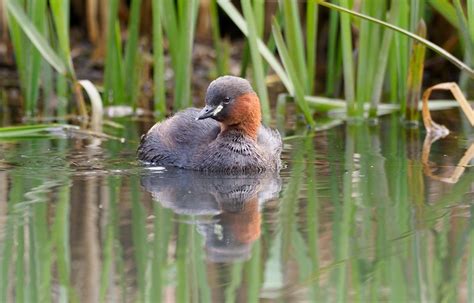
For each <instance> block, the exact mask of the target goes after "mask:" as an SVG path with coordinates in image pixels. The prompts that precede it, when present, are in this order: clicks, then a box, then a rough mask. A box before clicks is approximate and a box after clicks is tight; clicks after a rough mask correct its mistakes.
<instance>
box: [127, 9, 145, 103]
mask: <svg viewBox="0 0 474 303" xmlns="http://www.w3.org/2000/svg"><path fill="white" fill-rule="evenodd" d="M141 4H142V1H141V0H132V1H131V3H130V20H129V24H128V36H127V45H126V48H125V58H124V68H123V70H124V75H123V77H124V79H126V80H125V81H124V84H125V100H124V101H125V103H127V104H129V105H131V104H133V103H135V102H136V101H137V100H136V98H137V96H135V95H134V92H135V91H136V86H137V83H138V81H137V78H138V77H139V74H138V73H137V69H136V66H137V65H138V52H139V45H138V38H139V34H140V32H139V29H140V7H141Z"/></svg>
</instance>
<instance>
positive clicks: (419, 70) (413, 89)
mask: <svg viewBox="0 0 474 303" xmlns="http://www.w3.org/2000/svg"><path fill="white" fill-rule="evenodd" d="M417 34H418V35H420V36H421V37H425V36H426V25H425V22H424V21H423V19H422V20H421V21H420V23H419V25H418V29H417ZM425 50H426V47H425V46H424V45H423V44H421V43H418V42H415V43H413V48H412V54H411V57H410V65H409V69H408V79H407V82H408V83H407V89H408V91H407V104H406V110H405V113H402V114H404V115H405V120H406V121H407V122H408V123H418V100H420V93H421V86H422V84H423V70H424V66H425Z"/></svg>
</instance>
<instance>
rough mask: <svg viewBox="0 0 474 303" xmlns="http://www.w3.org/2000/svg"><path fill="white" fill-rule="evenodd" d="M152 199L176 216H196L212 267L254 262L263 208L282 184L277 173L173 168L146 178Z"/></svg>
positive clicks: (195, 222)
mask: <svg viewBox="0 0 474 303" xmlns="http://www.w3.org/2000/svg"><path fill="white" fill-rule="evenodd" d="M141 183H142V185H143V186H144V188H145V189H146V190H147V191H148V192H150V193H151V195H152V197H153V199H154V200H155V201H157V202H159V203H160V204H161V205H162V206H163V207H166V208H169V209H171V210H172V211H173V212H175V213H176V214H180V215H192V216H194V220H193V221H192V223H191V224H196V227H197V229H198V231H199V232H200V233H201V234H202V235H203V237H204V238H205V245H206V252H207V259H208V260H209V261H210V262H235V261H242V260H247V259H248V258H250V254H251V249H252V244H253V243H254V242H255V241H256V240H257V239H258V238H259V237H260V221H261V218H260V217H261V214H260V209H261V206H262V204H263V203H265V202H266V201H268V200H271V199H274V198H277V197H278V193H279V192H280V188H281V181H280V179H279V176H278V175H275V174H257V175H255V174H254V175H232V176H229V175H219V174H212V175H210V174H205V173H201V172H196V171H186V170H180V169H170V170H167V171H162V172H158V173H150V174H147V175H144V176H142V178H141Z"/></svg>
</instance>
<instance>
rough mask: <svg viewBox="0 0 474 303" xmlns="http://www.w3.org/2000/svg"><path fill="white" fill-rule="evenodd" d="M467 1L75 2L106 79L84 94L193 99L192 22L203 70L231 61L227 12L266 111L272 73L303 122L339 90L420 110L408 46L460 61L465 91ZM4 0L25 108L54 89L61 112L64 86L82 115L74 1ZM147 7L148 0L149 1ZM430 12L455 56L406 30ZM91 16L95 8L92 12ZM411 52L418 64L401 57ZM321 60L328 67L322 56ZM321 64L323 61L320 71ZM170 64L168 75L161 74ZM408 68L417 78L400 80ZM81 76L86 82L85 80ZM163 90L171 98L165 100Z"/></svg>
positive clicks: (350, 108) (158, 101) (375, 103)
mask: <svg viewBox="0 0 474 303" xmlns="http://www.w3.org/2000/svg"><path fill="white" fill-rule="evenodd" d="M473 2H474V1H472V0H468V1H466V5H464V4H463V3H462V2H461V1H460V0H456V1H453V2H450V1H447V0H436V1H430V2H429V3H424V2H419V1H416V2H410V1H407V0H401V1H389V0H384V1H377V0H367V1H362V2H361V3H360V6H353V7H351V6H350V5H353V4H354V3H352V2H351V1H346V0H341V1H331V2H329V1H307V2H303V3H301V2H298V1H294V0H280V1H278V3H273V4H272V5H273V6H272V9H268V8H269V7H267V5H269V4H268V3H265V2H264V1H260V0H253V1H251V0H242V1H241V9H242V12H240V11H239V10H238V9H237V8H236V7H235V6H234V4H233V3H232V2H231V1H227V0H211V1H210V2H208V3H207V2H206V3H201V2H200V1H198V0H193V1H192V2H189V1H185V0H178V1H175V2H173V1H162V0H159V1H151V3H149V2H148V1H145V0H132V1H130V3H128V4H125V3H124V2H123V1H121V0H112V1H110V3H109V5H108V6H107V7H102V6H100V5H99V3H98V2H97V1H90V2H88V3H87V4H84V5H86V7H87V12H86V13H85V19H86V22H87V24H88V28H87V33H88V34H89V38H90V40H91V42H92V43H93V44H94V46H95V47H96V49H95V51H94V53H93V54H91V56H98V58H99V59H100V56H101V55H100V54H101V51H100V50H101V49H102V56H105V60H104V64H103V85H102V84H101V83H100V82H99V83H94V84H95V87H96V88H94V90H95V91H97V92H100V93H101V94H100V95H99V94H96V93H92V95H91V94H88V96H89V99H91V101H92V102H95V103H97V102H96V101H97V100H98V98H97V96H101V99H103V100H104V105H118V104H122V105H127V106H130V107H132V108H137V107H144V108H147V109H148V108H149V109H152V111H153V112H154V113H155V114H156V115H158V116H161V117H163V116H165V115H166V114H168V112H167V111H168V110H169V108H170V106H169V105H171V108H172V110H173V111H177V110H179V109H182V108H185V107H189V106H191V105H193V102H192V93H191V87H192V86H191V82H192V79H193V58H194V57H193V56H195V55H196V54H194V52H193V49H194V45H195V42H196V39H197V38H196V34H195V33H196V30H197V26H201V25H199V24H201V23H203V24H209V25H208V27H207V29H210V30H208V36H209V39H210V40H209V41H211V40H212V44H211V45H212V46H213V47H214V52H215V54H214V55H213V64H214V68H213V69H211V70H210V72H209V76H208V77H209V79H212V78H215V75H216V74H218V75H220V74H224V73H228V71H229V62H230V53H229V51H228V49H229V47H230V46H229V45H231V44H232V43H234V42H233V41H231V42H229V41H228V40H226V38H225V37H226V35H228V34H229V33H228V32H227V31H223V28H222V27H221V22H222V18H223V17H224V15H225V16H228V17H229V18H230V19H231V20H232V22H233V23H234V24H235V25H236V26H237V27H238V28H239V29H240V31H241V32H242V33H243V35H244V36H245V37H246V44H245V46H243V47H242V54H240V55H241V58H239V59H241V62H242V63H241V73H242V74H243V75H248V77H249V78H250V80H251V81H253V83H254V86H255V87H256V90H257V92H258V94H259V96H260V99H261V100H262V114H263V118H264V120H265V121H267V122H268V121H269V120H270V118H271V108H270V104H271V102H270V101H271V100H270V98H269V93H268V84H269V81H270V79H271V81H274V79H275V77H274V76H273V75H272V74H273V73H274V74H275V75H276V76H277V77H278V78H279V80H280V81H281V83H282V84H283V85H284V87H285V88H286V90H287V93H288V95H289V96H291V97H292V98H290V99H289V100H294V101H295V103H296V104H297V106H298V109H299V112H301V113H302V114H303V116H304V117H305V121H306V123H308V124H309V125H312V126H314V116H315V113H316V112H319V111H321V110H322V111H323V112H325V111H328V109H329V108H334V107H336V108H338V107H339V106H340V104H339V100H340V99H342V98H343V99H344V102H345V107H346V111H345V112H346V113H347V116H348V117H352V118H362V117H367V116H369V117H372V118H375V117H377V115H378V114H379V113H380V111H381V109H382V108H383V104H384V103H395V104H398V105H399V106H398V108H400V115H401V116H402V117H403V116H405V117H406V118H407V119H408V120H417V115H416V113H417V111H418V107H417V104H418V99H419V98H418V95H419V93H418V92H419V88H421V87H422V81H421V80H422V78H421V77H420V72H422V71H423V64H422V63H423V62H424V61H425V60H424V58H423V57H422V56H418V55H416V54H421V53H420V51H421V50H422V49H423V46H425V47H427V48H428V49H430V50H433V51H434V52H436V53H437V55H439V56H442V57H443V58H445V59H447V60H449V61H450V62H451V63H453V64H454V65H455V66H456V67H458V68H459V69H460V70H461V73H460V79H459V85H460V87H461V89H462V90H463V91H464V93H466V94H467V95H468V96H470V95H471V92H470V87H472V83H473V80H472V78H473V75H474V70H473V68H472V63H473V58H472V57H473V56H472V50H473V49H474V42H473V41H474V30H473V28H474V26H471V25H473V24H474V21H473V20H474V3H473ZM336 3H337V4H336ZM6 4H7V8H8V13H9V23H8V25H9V30H10V38H11V43H12V45H13V49H14V52H15V58H16V63H17V67H18V72H19V78H20V86H21V89H22V93H23V97H24V100H25V102H24V109H25V114H26V116H35V115H37V114H38V113H39V112H38V109H39V104H38V100H39V99H40V98H42V99H44V98H47V97H48V96H49V97H51V96H52V94H53V95H56V96H57V97H58V100H59V101H60V102H59V103H58V105H57V108H56V114H57V115H58V116H64V115H66V114H67V113H68V112H69V111H70V107H69V106H68V105H69V101H68V100H70V97H71V93H72V94H73V95H74V97H75V100H76V102H77V110H78V112H79V114H81V115H83V116H86V115H87V108H86V104H85V102H84V98H83V96H82V89H81V86H80V85H78V84H79V83H80V82H79V81H78V80H77V78H76V73H77V71H76V70H75V67H74V65H73V57H72V55H71V54H72V52H71V50H72V45H71V40H70V29H71V28H70V24H71V22H70V16H69V15H70V8H71V5H73V3H71V2H70V1H68V0H67V1H59V0H51V1H49V2H48V1H46V0H40V1H33V2H31V3H30V2H29V1H12V0H8V1H6ZM48 4H49V5H48ZM321 7H327V8H330V9H331V10H330V12H329V16H328V17H327V19H321V12H320V11H321ZM146 8H150V10H149V11H148V12H147V13H145V12H144V11H145V10H146ZM124 12H125V13H126V14H125V15H126V17H124V16H123V15H124ZM433 13H439V14H441V15H442V16H443V17H444V18H445V19H446V20H447V22H449V23H450V24H451V25H452V26H453V31H454V32H455V34H456V35H458V37H459V39H460V44H459V48H460V49H461V50H462V53H463V58H462V59H458V58H457V57H456V56H455V55H454V54H452V53H451V52H450V51H447V50H445V49H443V47H441V46H439V45H436V44H435V43H433V42H431V41H429V40H427V39H425V38H423V37H422V36H423V35H422V34H415V32H416V28H417V26H418V24H419V22H420V21H421V20H426V19H427V18H431V16H432V14H433ZM94 16H96V17H97V18H98V16H101V18H100V20H95V19H94ZM104 16H108V17H107V18H105V17H104ZM150 17H151V19H150ZM206 18H207V21H206ZM198 19H199V21H200V22H199V24H198ZM150 20H151V23H150V22H149V21H150ZM203 20H204V21H203ZM147 22H148V23H147ZM206 22H207V23H206ZM427 22H434V21H432V20H428V21H427ZM144 23H147V24H150V26H151V39H150V42H149V41H148V39H147V38H148V37H147V36H146V35H147V34H146V33H143V32H142V31H141V30H140V28H141V27H143V24H144ZM51 25H52V26H51ZM124 25H126V26H124ZM326 28H327V32H325V30H326ZM201 32H202V30H201ZM320 33H324V34H323V35H320ZM400 34H401V35H400ZM318 40H319V41H318ZM415 41H416V43H415ZM318 45H319V46H318ZM321 50H324V52H321ZM416 50H418V51H416ZM97 54H98V55H97ZM428 55H429V56H432V55H431V54H428ZM417 56H418V57H417ZM168 58H169V60H167V59H168ZM415 58H418V59H417V60H415ZM322 60H325V61H322ZM413 60H415V61H416V64H415V61H413ZM44 62H48V63H49V64H50V65H51V66H52V67H53V68H54V70H55V71H56V74H55V75H53V74H52V73H51V70H49V71H48V68H46V69H44V71H43V70H42V68H41V67H42V66H45V64H44ZM410 62H413V64H415V65H416V66H417V68H410ZM323 65H324V66H326V68H325V69H323V68H320V67H321V66H323ZM320 70H321V71H324V70H325V73H324V74H323V73H321V74H317V71H320ZM170 71H171V77H170V76H167V75H170V73H169V72H170ZM200 74H201V72H200ZM321 79H322V80H321ZM410 79H411V80H416V83H412V82H409V81H410ZM85 80H90V79H85ZM170 80H171V81H172V83H173V85H171V86H169V82H170ZM450 80H452V81H454V80H456V79H450ZM147 81H150V82H151V87H152V88H153V97H152V99H153V100H143V95H144V91H145V89H144V88H145V87H147V85H148V83H147ZM68 83H69V84H68ZM91 83H92V81H91ZM170 87H172V90H170V89H169V88H170ZM87 88H88V89H87V90H86V92H88V93H89V92H90V91H91V86H89V85H88V86H87ZM97 88H99V89H97ZM341 88H343V89H342V90H341ZM148 96H151V94H148ZM171 96H173V101H172V102H168V101H167V100H168V98H169V97H171ZM148 98H150V97H148ZM94 100H95V101H94ZM407 100H409V101H407ZM320 101H321V103H319V102H320ZM382 101H384V102H382ZM45 102H49V100H47V99H45ZM407 102H408V103H407ZM369 104H370V105H369ZM96 108H97V106H96ZM407 109H408V110H409V111H408V112H407Z"/></svg>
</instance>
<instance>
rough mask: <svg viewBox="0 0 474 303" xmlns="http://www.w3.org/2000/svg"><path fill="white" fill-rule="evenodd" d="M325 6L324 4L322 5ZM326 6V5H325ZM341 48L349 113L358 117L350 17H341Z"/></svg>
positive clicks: (343, 3)
mask: <svg viewBox="0 0 474 303" xmlns="http://www.w3.org/2000/svg"><path fill="white" fill-rule="evenodd" d="M340 3H341V5H342V6H348V4H349V2H348V1H347V0H341V1H340ZM320 4H323V3H320ZM323 5H324V4H323ZM340 19H341V46H342V67H343V73H344V94H345V99H346V102H347V109H348V110H347V112H348V115H349V116H354V115H356V108H355V106H356V103H355V84H354V83H355V80H354V77H355V75H354V73H355V71H354V63H353V62H354V60H353V58H352V33H351V25H350V17H349V16H348V15H344V14H343V15H341V16H340Z"/></svg>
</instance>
